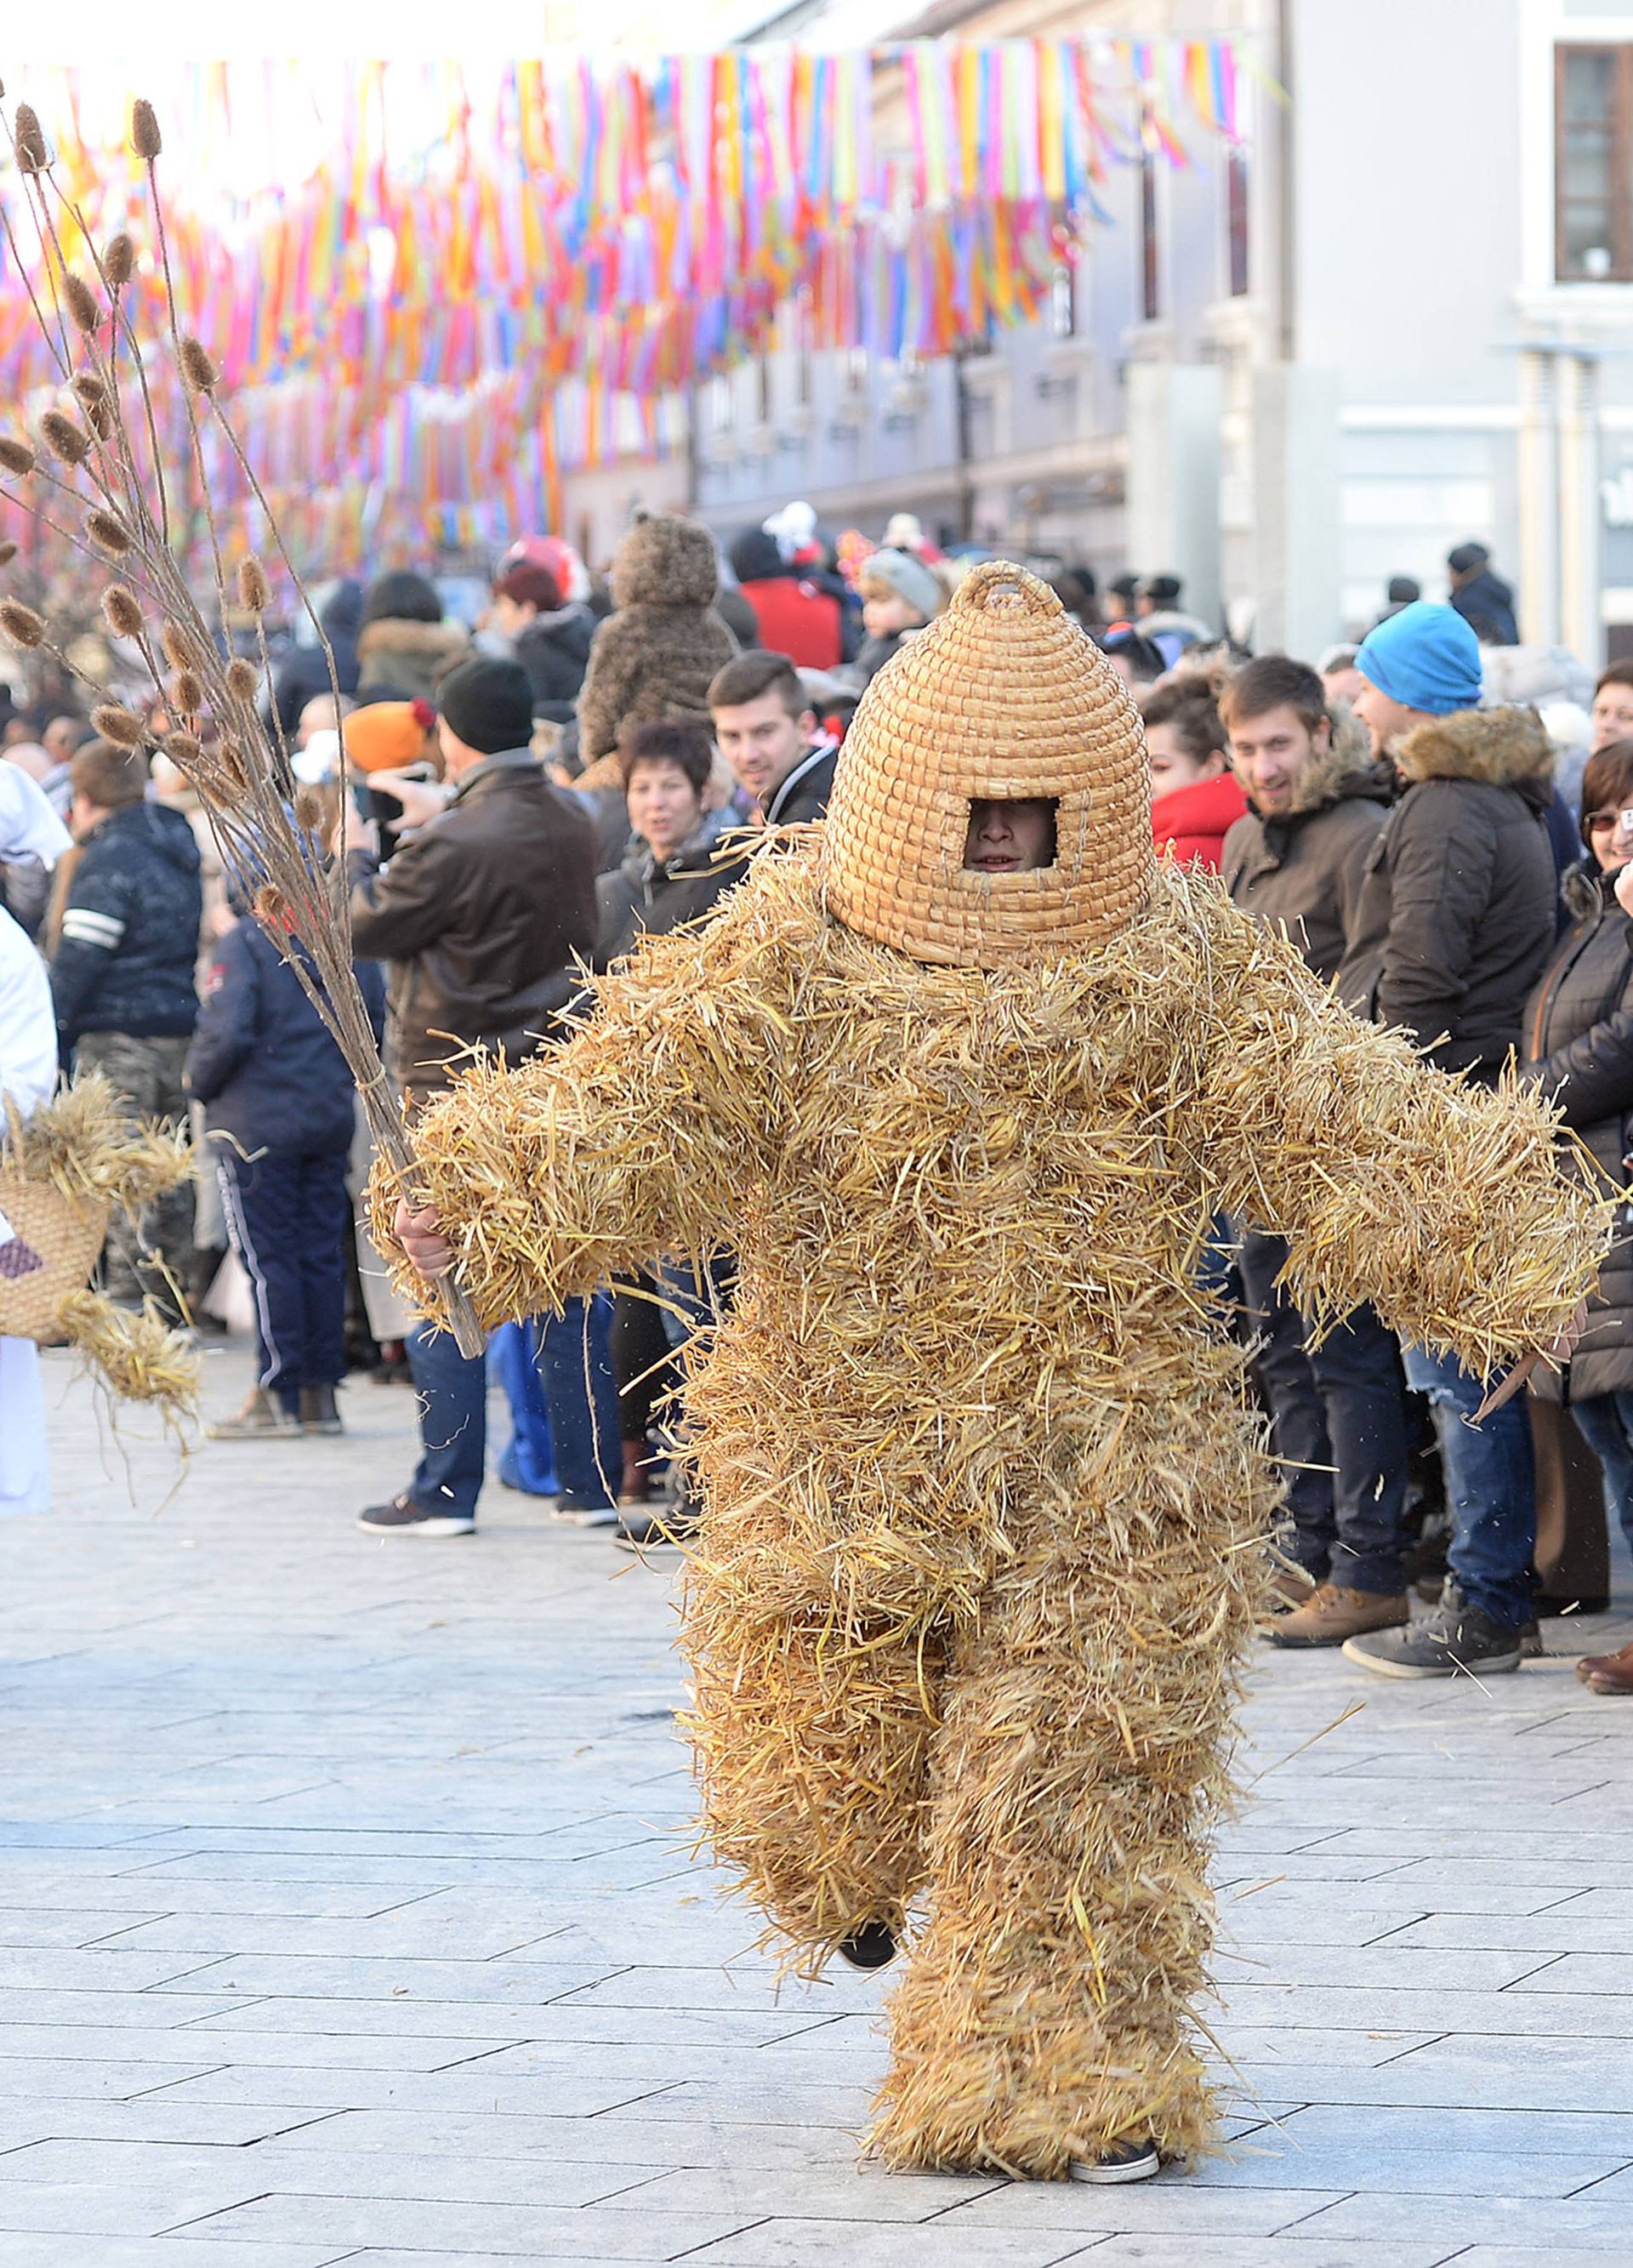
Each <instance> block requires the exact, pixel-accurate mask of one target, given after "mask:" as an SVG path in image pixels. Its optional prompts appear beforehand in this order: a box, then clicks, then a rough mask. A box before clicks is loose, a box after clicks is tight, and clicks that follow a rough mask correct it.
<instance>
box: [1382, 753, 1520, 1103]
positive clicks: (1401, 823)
mask: <svg viewBox="0 0 1633 2268" xmlns="http://www.w3.org/2000/svg"><path fill="white" fill-rule="evenodd" d="M1394 763H1395V769H1396V770H1397V771H1398V772H1399V773H1400V774H1401V777H1402V778H1403V779H1404V780H1405V782H1406V790H1405V792H1404V794H1403V795H1402V796H1401V800H1400V802H1399V803H1398V804H1396V806H1395V807H1394V810H1393V811H1392V812H1391V813H1390V814H1389V817H1388V820H1387V822H1386V823H1385V825H1384V827H1383V828H1382V829H1381V830H1380V832H1379V836H1378V840H1377V842H1376V843H1374V845H1373V847H1372V853H1371V855H1370V856H1369V858H1368V859H1367V862H1366V872H1365V877H1364V879H1363V881H1362V885H1361V890H1360V895H1359V898H1358V901H1357V907H1356V922H1355V927H1354V929H1353V931H1352V933H1351V936H1350V946H1349V950H1348V952H1347V953H1346V954H1345V956H1344V961H1343V965H1342V968H1340V970H1339V972H1338V990H1339V991H1340V993H1341V994H1342V997H1343V998H1344V999H1345V1000H1347V1001H1348V1002H1349V1003H1350V1006H1351V1007H1352V1008H1354V1009H1355V1011H1356V1013H1357V1015H1360V1016H1363V1017H1365V1018H1367V1019H1368V1020H1370V1021H1371V1022H1372V1023H1375V1024H1390V1025H1394V1026H1396V1027H1398V1028H1400V1029H1401V1030H1402V1031H1404V1032H1405V1033H1407V1034H1408V1035H1409V1037H1410V1038H1411V1039H1412V1040H1413V1041H1414V1042H1416V1045H1417V1046H1418V1047H1420V1048H1422V1049H1423V1051H1424V1052H1425V1054H1426V1055H1427V1056H1428V1058H1429V1060H1430V1061H1431V1063H1433V1064H1437V1065H1438V1067H1439V1068H1440V1070H1442V1071H1472V1072H1473V1073H1474V1075H1475V1078H1477V1079H1481V1080H1482V1081H1486V1082H1488V1083H1489V1082H1490V1081H1492V1080H1494V1079H1496V1076H1497V1072H1498V1071H1500V1070H1501V1068H1502V1066H1503V1064H1504V1062H1505V1061H1506V1060H1507V1058H1508V1057H1509V1056H1510V1055H1511V1054H1512V1052H1513V1051H1514V1050H1516V1049H1518V1048H1519V1040H1520V1026H1521V1020H1522V1018H1523V1015H1524V1011H1525V1004H1526V998H1527V997H1528V996H1529V994H1530V992H1531V990H1532V987H1533V986H1534V984H1535V983H1536V981H1537V979H1538V977H1539V976H1541V974H1542V967H1543V963H1544V962H1545V961H1547V959H1548V948H1549V947H1550V946H1551V945H1552V944H1553V942H1554V935H1555V920H1554V912H1555V901H1556V894H1557V890H1558V882H1557V878H1556V869H1555V865H1554V854H1553V851H1551V849H1550V848H1549V844H1548V828H1547V824H1546V814H1547V811H1548V805H1549V803H1550V802H1551V801H1552V799H1553V785H1552V776H1553V755H1552V751H1551V750H1550V748H1549V747H1548V735H1547V733H1545V732H1544V731H1543V729H1542V725H1541V720H1540V719H1539V718H1538V717H1537V715H1536V712H1535V711H1534V710H1530V709H1460V710H1458V711H1455V712H1454V713H1453V715H1452V716H1450V717H1437V718H1433V719H1432V720H1431V722H1430V723H1428V724H1425V725H1419V726H1418V728H1417V730H1416V732H1414V733H1409V735H1408V736H1407V738H1406V740H1404V741H1403V742H1402V743H1401V747H1400V749H1399V750H1398V752H1397V753H1396V755H1395V758H1394Z"/></svg>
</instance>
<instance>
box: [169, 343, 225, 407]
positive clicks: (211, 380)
mask: <svg viewBox="0 0 1633 2268" xmlns="http://www.w3.org/2000/svg"><path fill="white" fill-rule="evenodd" d="M176 358H177V360H178V361H179V362H180V365H181V375H182V377H183V378H184V379H186V380H187V382H188V385H189V386H190V387H192V389H193V391H194V393H195V394H209V393H210V392H211V391H212V390H213V388H215V387H217V386H219V385H220V383H221V372H219V371H218V370H217V368H216V365H215V364H214V363H213V362H212V361H211V360H210V357H209V355H208V354H207V353H206V352H205V350H204V348H203V346H202V343H201V342H199V341H198V340H197V339H194V338H187V339H183V340H182V342H181V343H180V346H179V347H178V348H177V350H176Z"/></svg>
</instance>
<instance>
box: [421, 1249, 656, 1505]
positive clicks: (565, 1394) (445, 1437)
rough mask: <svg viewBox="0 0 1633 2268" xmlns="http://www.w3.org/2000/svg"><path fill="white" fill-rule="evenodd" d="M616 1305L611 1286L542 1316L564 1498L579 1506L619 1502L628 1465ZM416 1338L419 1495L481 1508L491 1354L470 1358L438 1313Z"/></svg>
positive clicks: (548, 1398)
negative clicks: (615, 1350)
mask: <svg viewBox="0 0 1633 2268" xmlns="http://www.w3.org/2000/svg"><path fill="white" fill-rule="evenodd" d="M612 1306H613V1303H612V1301H611V1300H609V1299H608V1298H607V1296H606V1295H605V1293H602V1292H598V1293H597V1294H596V1296H595V1298H594V1299H592V1300H569V1301H568V1303H567V1310H566V1313H565V1314H562V1315H549V1316H546V1317H544V1318H543V1319H542V1320H541V1322H540V1324H539V1326H538V1328H539V1333H540V1342H541V1344H540V1348H539V1356H538V1363H539V1375H540V1378H541V1381H542V1382H543V1386H544V1396H545V1403H546V1406H547V1408H548V1412H549V1424H550V1441H551V1447H552V1449H553V1451H554V1454H555V1473H556V1478H557V1480H558V1481H559V1483H560V1484H561V1485H560V1491H559V1492H560V1496H561V1500H562V1502H563V1504H564V1505H567V1506H572V1507H574V1508H575V1509H578V1510H585V1509H589V1508H599V1507H600V1506H607V1505H616V1503H617V1501H618V1476H619V1475H620V1473H621V1472H622V1469H623V1455H622V1447H621V1445H620V1442H619V1438H618V1388H617V1386H616V1383H615V1382H614V1377H613V1362H612V1344H611V1342H612ZM406 1344H407V1347H408V1367H409V1368H410V1369H411V1370H412V1371H413V1373H414V1383H415V1385H416V1388H418V1390H419V1396H420V1445H421V1454H420V1462H419V1463H418V1465H417V1466H416V1468H415V1473H414V1478H413V1479H412V1481H410V1483H409V1484H408V1493H409V1495H410V1496H411V1497H413V1499H415V1501H416V1503H417V1504H423V1505H426V1506H432V1507H436V1508H440V1509H441V1510H443V1511H446V1512H460V1513H474V1511H475V1509H476V1499H477V1498H478V1496H479V1495H480V1494H481V1493H482V1480H483V1476H484V1475H485V1473H486V1470H487V1462H488V1366H487V1363H486V1361H485V1360H484V1359H483V1358H482V1356H481V1355H476V1356H473V1357H472V1358H471V1359H469V1360H467V1359H466V1357H465V1356H464V1355H462V1354H461V1353H460V1350H459V1348H458V1347H457V1346H456V1345H455V1344H454V1343H453V1341H452V1338H450V1337H449V1336H448V1334H447V1333H446V1332H445V1331H438V1330H436V1329H433V1328H432V1327H431V1326H430V1324H429V1323H417V1324H416V1326H415V1328H414V1329H413V1330H412V1331H411V1332H410V1333H409V1335H408V1340H407V1343H406ZM586 1377H587V1380H588V1390H587V1391H586V1385H585V1381H586Z"/></svg>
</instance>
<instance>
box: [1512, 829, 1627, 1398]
mask: <svg viewBox="0 0 1633 2268" xmlns="http://www.w3.org/2000/svg"><path fill="white" fill-rule="evenodd" d="M1563 897H1564V901H1565V904H1566V907H1567V909H1568V910H1569V912H1570V915H1571V916H1572V919H1571V922H1570V928H1569V929H1568V930H1567V931H1566V932H1565V934H1564V935H1563V937H1562V938H1561V939H1560V940H1559V943H1558V945H1557V946H1556V947H1555V950H1554V957H1553V959H1552V960H1551V961H1549V962H1548V968H1547V969H1546V970H1545V972H1544V973H1543V976H1542V981H1541V983H1540V984H1539V985H1538V986H1537V988H1536V990H1535V991H1534V993H1533V994H1532V996H1531V998H1530V1001H1529V1002H1528V1004H1527V1005H1526V1028H1525V1054H1526V1061H1525V1065H1524V1069H1523V1071H1522V1072H1521V1077H1522V1078H1524V1079H1528V1080H1531V1081H1532V1082H1533V1083H1534V1084H1535V1085H1536V1086H1540V1087H1541V1090H1542V1092H1543V1093H1544V1094H1546V1095H1547V1096H1548V1099H1549V1101H1554V1102H1557V1103H1558V1104H1559V1106H1560V1108H1561V1109H1562V1110H1563V1113H1564V1120H1565V1123H1566V1125H1567V1126H1568V1127H1570V1129H1571V1130H1572V1132H1573V1133H1574V1134H1575V1135H1576V1136H1577V1138H1578V1141H1579V1142H1580V1143H1581V1145H1582V1146H1583V1148H1584V1149H1585V1150H1586V1151H1587V1152H1588V1153H1589V1155H1590V1156H1591V1158H1592V1160H1593V1165H1592V1167H1589V1165H1588V1164H1587V1161H1586V1160H1585V1159H1584V1158H1583V1156H1582V1154H1581V1151H1580V1150H1578V1148H1577V1147H1576V1145H1574V1144H1573V1145H1570V1148H1569V1149H1568V1150H1567V1151H1566V1152H1564V1156H1565V1162H1566V1164H1567V1166H1570V1167H1574V1168H1575V1169H1576V1170H1577V1171H1578V1173H1579V1174H1580V1175H1581V1176H1582V1178H1583V1179H1585V1180H1586V1179H1589V1178H1592V1179H1593V1182H1594V1184H1595V1189H1596V1192H1597V1193H1599V1194H1601V1195H1610V1194H1612V1193H1613V1192H1615V1191H1617V1190H1621V1189H1625V1188H1626V1186H1627V1182H1628V1175H1627V1168H1626V1167H1625V1166H1624V1165H1623V1164H1622V1159H1623V1157H1624V1155H1625V1153H1626V1151H1627V1147H1628V1136H1629V1115H1630V1114H1633V922H1629V919H1628V917H1627V916H1626V915H1625V914H1624V913H1623V912H1622V909H1621V907H1620V906H1619V905H1618V904H1617V902H1616V896H1615V876H1614V875H1611V874H1601V873H1600V872H1599V870H1598V868H1597V866H1596V865H1594V864H1593V862H1592V861H1591V860H1589V859H1584V860H1583V861H1582V863H1581V864H1580V865H1576V866H1573V867H1572V868H1571V870H1570V873H1568V874H1567V875H1566V877H1565V881H1564V888H1563ZM1629 1388H1633V1221H1629V1218H1628V1207H1627V1206H1626V1205H1625V1204H1624V1205H1623V1206H1622V1211H1621V1212H1620V1213H1619V1215H1618V1217H1617V1225H1616V1242H1615V1245H1614V1246H1613V1248H1612V1249H1611V1251H1610V1253H1609V1255H1608V1256H1607V1259H1606V1261H1605V1263H1604V1265H1603V1267H1602V1268H1601V1269H1600V1275H1599V1290H1598V1292H1597V1293H1596V1294H1595V1296H1594V1298H1593V1300H1591V1301H1590V1303H1589V1307H1588V1327H1587V1329H1586V1331H1585V1333H1584V1334H1583V1337H1582V1339H1581V1342H1580V1344H1578V1348H1577V1351H1576V1353H1575V1354H1574V1355H1573V1356H1572V1357H1571V1360H1570V1370H1569V1372H1568V1373H1566V1381H1565V1383H1564V1388H1563V1390H1564V1393H1565V1396H1566V1398H1567V1399H1568V1400H1570V1401H1571V1402H1585V1401H1586V1400H1587V1399H1588V1398H1589V1397H1590V1396H1591V1395H1596V1394H1612V1393H1623V1392H1626V1391H1628V1390H1629ZM1531 1391H1532V1392H1533V1393H1536V1394H1541V1395H1542V1396H1543V1397H1544V1398H1545V1399H1546V1400H1548V1401H1554V1402H1556V1401H1558V1400H1559V1399H1560V1395H1561V1391H1562V1381H1561V1380H1560V1379H1559V1377H1558V1375H1557V1374H1556V1373H1555V1372H1553V1371H1550V1370H1548V1369H1547V1368H1546V1367H1544V1368H1543V1369H1542V1370H1541V1371H1540V1372H1539V1373H1537V1374H1536V1376H1534V1378H1533V1380H1532V1381H1531Z"/></svg>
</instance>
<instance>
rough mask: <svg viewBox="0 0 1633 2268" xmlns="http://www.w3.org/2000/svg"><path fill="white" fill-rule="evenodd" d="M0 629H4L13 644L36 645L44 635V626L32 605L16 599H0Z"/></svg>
mask: <svg viewBox="0 0 1633 2268" xmlns="http://www.w3.org/2000/svg"><path fill="white" fill-rule="evenodd" d="M0 630H4V632H5V634H6V636H7V637H9V638H10V639H11V643H12V644H13V645H38V644H40V640H41V639H42V638H43V637H45V634H46V626H45V623H44V622H43V621H42V620H41V618H40V615H37V614H36V613H35V612H34V610H33V608H32V607H26V606H24V605H23V604H22V602H21V600H18V599H4V600H0Z"/></svg>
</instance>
